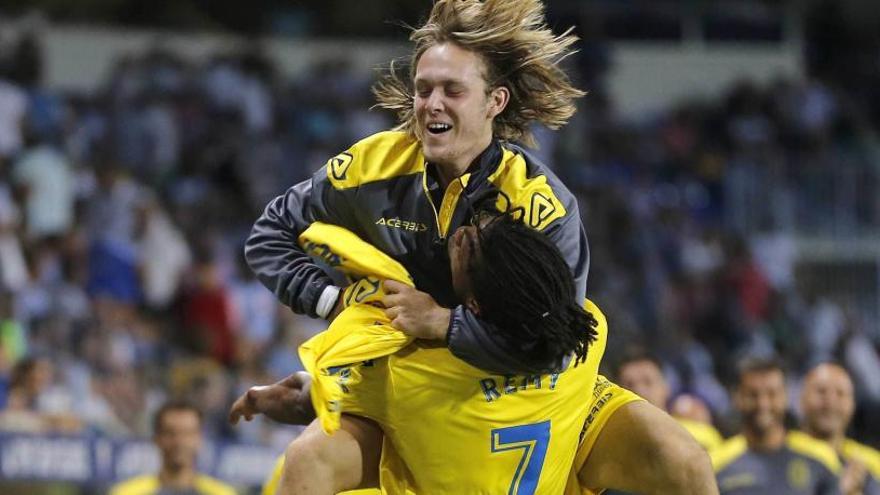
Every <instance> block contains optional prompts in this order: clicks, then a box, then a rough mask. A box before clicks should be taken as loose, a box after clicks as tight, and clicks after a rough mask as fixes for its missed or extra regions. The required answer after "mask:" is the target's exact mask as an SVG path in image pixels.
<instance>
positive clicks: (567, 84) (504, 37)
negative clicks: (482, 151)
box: [373, 0, 584, 146]
mask: <svg viewBox="0 0 880 495" xmlns="http://www.w3.org/2000/svg"><path fill="white" fill-rule="evenodd" d="M571 31H572V28H569V29H568V30H566V31H565V32H564V33H562V34H560V35H558V36H557V35H554V34H553V31H552V30H551V29H550V28H549V27H548V26H547V23H546V21H545V20H544V6H543V5H542V3H541V2H540V0H485V1H482V0H437V2H436V3H435V4H434V8H433V9H431V14H430V16H429V17H428V20H427V22H426V23H425V24H424V25H423V26H422V27H420V28H418V29H413V31H412V34H411V35H410V40H411V41H413V42H414V43H415V48H414V50H413V53H412V56H411V59H410V66H409V78H408V79H404V78H403V77H402V76H401V75H400V74H399V71H397V70H395V66H394V63H392V64H391V67H390V70H389V71H388V72H387V74H385V75H384V76H383V77H382V78H381V79H380V80H379V81H378V82H377V83H376V85H375V86H373V94H374V95H375V96H376V100H377V106H378V107H380V108H385V109H388V110H392V111H394V112H396V113H397V117H398V120H399V122H400V123H399V125H398V126H397V127H396V130H404V131H407V132H408V133H409V134H410V135H413V136H416V127H417V126H416V118H415V111H414V109H413V98H414V96H413V90H412V79H413V78H414V76H415V68H416V65H417V64H418V61H419V58H420V57H421V56H422V55H423V54H424V53H425V51H426V50H427V49H428V48H431V47H432V46H435V45H438V44H441V43H455V44H456V45H458V46H460V47H462V48H464V49H466V50H470V51H472V52H474V53H476V54H478V55H480V57H482V59H483V60H484V61H485V63H486V67H487V71H486V72H487V73H486V74H484V77H485V79H486V82H487V84H488V86H489V88H490V89H492V88H495V87H499V86H504V87H506V88H507V89H508V90H509V91H510V101H509V102H508V104H507V107H506V108H505V109H504V111H503V112H501V113H500V114H499V115H498V116H497V117H495V121H494V122H493V131H494V134H495V136H496V137H498V138H500V139H503V140H515V141H520V142H522V143H523V144H526V145H528V146H534V145H535V140H534V136H533V135H532V132H531V130H530V129H529V126H530V125H531V124H532V123H533V122H539V123H541V124H544V125H545V126H547V127H549V128H551V129H558V128H559V127H561V126H563V125H565V123H566V122H568V119H569V118H570V117H571V116H572V115H573V114H574V112H575V105H574V99H575V98H578V97H581V96H583V95H584V92H583V91H580V90H579V89H577V88H575V87H574V86H572V84H571V81H570V80H569V78H568V76H567V75H566V74H565V72H564V71H563V70H562V69H561V68H560V67H559V62H560V61H561V60H562V59H564V58H565V57H567V56H568V55H571V54H572V53H574V51H573V50H572V48H571V47H572V45H573V44H574V43H575V41H577V37H576V36H574V35H573V34H571Z"/></svg>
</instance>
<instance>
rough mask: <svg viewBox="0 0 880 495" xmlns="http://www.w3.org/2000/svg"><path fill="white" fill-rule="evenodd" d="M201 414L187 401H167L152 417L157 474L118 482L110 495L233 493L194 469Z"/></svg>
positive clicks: (218, 494) (228, 487) (204, 494)
mask: <svg viewBox="0 0 880 495" xmlns="http://www.w3.org/2000/svg"><path fill="white" fill-rule="evenodd" d="M201 428H202V414H201V412H200V411H199V410H198V409H197V408H196V407H195V406H193V405H190V404H189V403H187V402H175V401H172V402H167V403H165V404H163V405H162V407H160V408H159V410H158V411H157V412H156V414H155V416H154V419H153V442H154V443H155V444H156V447H157V448H158V450H159V456H160V458H161V467H160V468H159V472H158V473H157V474H145V475H143V476H137V477H135V478H132V479H129V480H126V481H123V482H120V483H118V484H116V485H114V486H113V487H112V488H111V489H110V495H234V494H235V493H236V492H235V490H234V489H233V488H232V487H231V486H229V485H227V484H225V483H223V482H221V481H219V480H216V479H214V478H211V477H210V476H206V475H203V474H200V473H199V472H198V471H197V470H196V459H197V457H198V453H199V449H201V447H202V431H201Z"/></svg>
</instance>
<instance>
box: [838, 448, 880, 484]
mask: <svg viewBox="0 0 880 495" xmlns="http://www.w3.org/2000/svg"><path fill="white" fill-rule="evenodd" d="M843 457H844V458H846V459H854V460H856V461H859V462H861V463H862V464H864V465H865V467H867V468H868V471H870V472H871V476H873V477H874V478H875V479H878V480H880V451H878V450H876V449H873V448H871V447H868V446H867V445H865V444H862V443H859V442H856V441H855V440H851V439H849V438H847V439H846V440H844V441H843Z"/></svg>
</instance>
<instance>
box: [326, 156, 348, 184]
mask: <svg viewBox="0 0 880 495" xmlns="http://www.w3.org/2000/svg"><path fill="white" fill-rule="evenodd" d="M353 158H354V157H352V156H351V153H347V152H346V153H340V154H339V155H336V156H335V157H333V158H331V159H330V163H328V164H327V165H329V167H330V174H331V175H333V178H334V179H336V180H345V174H346V173H348V167H349V166H351V160H352V159H353Z"/></svg>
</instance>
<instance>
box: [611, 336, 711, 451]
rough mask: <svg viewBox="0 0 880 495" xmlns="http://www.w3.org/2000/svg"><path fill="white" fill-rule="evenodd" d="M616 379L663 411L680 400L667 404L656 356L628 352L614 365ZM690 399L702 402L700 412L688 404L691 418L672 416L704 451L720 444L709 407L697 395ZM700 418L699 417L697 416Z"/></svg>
mask: <svg viewBox="0 0 880 495" xmlns="http://www.w3.org/2000/svg"><path fill="white" fill-rule="evenodd" d="M615 376H616V378H617V382H618V383H619V384H620V385H621V386H622V387H624V388H628V389H629V390H632V391H633V392H635V393H637V394H639V395H640V396H641V397H642V398H643V399H645V400H647V401H648V402H650V403H651V404H653V405H655V406H657V407H658V408H660V409H661V410H663V411H667V412H670V413H672V412H674V411H672V410H671V409H670V407H671V406H672V405H675V404H677V403H679V402H680V400H679V398H676V400H675V401H674V402H673V403H670V401H669V398H670V395H671V391H670V387H669V383H668V382H667V381H666V377H665V376H663V365H662V364H661V363H660V360H659V359H657V358H656V357H654V356H652V355H650V354H648V353H645V352H634V353H631V354H629V355H627V356H626V357H625V358H624V359H623V360H622V361H621V362H620V363H618V365H617V371H616V373H615ZM685 397H687V399H688V400H689V401H691V402H697V403H698V404H700V405H702V411H701V412H700V413H696V412H695V411H697V410H699V406H697V405H696V404H690V406H691V407H690V408H689V409H688V412H689V413H690V416H691V417H683V416H681V415H678V416H675V419H677V420H678V422H679V423H680V424H681V425H682V426H683V427H684V428H685V429H686V430H687V431H688V432H689V433H690V434H691V435H693V436H694V438H696V440H697V442H699V444H700V445H702V446H703V448H705V449H706V450H711V449H713V448H715V447H717V446H718V445H720V444H721V442H722V440H723V439H722V438H721V434H719V433H718V430H716V429H715V428H714V427H713V426H712V417H711V414H710V413H709V410H708V408H707V407H706V406H705V405H704V404H703V403H702V401H700V400H699V399H698V398H696V397H694V396H691V395H686V396H685ZM682 406H684V404H683V402H682V404H680V405H679V407H680V411H681V412H685V410H684V409H683V408H682ZM697 417H699V418H700V419H696V418H697Z"/></svg>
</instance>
